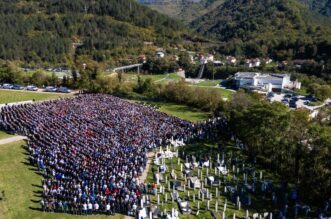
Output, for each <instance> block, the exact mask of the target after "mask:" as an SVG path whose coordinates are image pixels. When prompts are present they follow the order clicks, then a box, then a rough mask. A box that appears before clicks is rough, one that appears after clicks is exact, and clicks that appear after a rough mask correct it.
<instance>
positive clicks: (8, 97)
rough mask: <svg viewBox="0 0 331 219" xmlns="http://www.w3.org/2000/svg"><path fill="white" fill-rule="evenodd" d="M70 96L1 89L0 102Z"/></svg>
mask: <svg viewBox="0 0 331 219" xmlns="http://www.w3.org/2000/svg"><path fill="white" fill-rule="evenodd" d="M66 96H70V94H50V93H36V92H32V91H31V92H30V91H12V90H0V104H4V103H13V102H20V101H28V100H33V99H34V100H35V101H41V100H49V99H55V98H59V97H66Z"/></svg>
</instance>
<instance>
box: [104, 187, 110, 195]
mask: <svg viewBox="0 0 331 219" xmlns="http://www.w3.org/2000/svg"><path fill="white" fill-rule="evenodd" d="M105 195H106V196H109V195H110V191H109V189H108V188H106V190H105Z"/></svg>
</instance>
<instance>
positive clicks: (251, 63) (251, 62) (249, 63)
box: [245, 58, 261, 68]
mask: <svg viewBox="0 0 331 219" xmlns="http://www.w3.org/2000/svg"><path fill="white" fill-rule="evenodd" d="M245 65H246V67H248V68H256V67H260V65H261V60H260V59H259V58H256V59H247V60H246V63H245Z"/></svg>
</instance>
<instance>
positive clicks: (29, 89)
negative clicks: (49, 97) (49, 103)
mask: <svg viewBox="0 0 331 219" xmlns="http://www.w3.org/2000/svg"><path fill="white" fill-rule="evenodd" d="M26 90H28V91H37V90H38V88H37V87H36V86H34V85H29V86H27V87H26Z"/></svg>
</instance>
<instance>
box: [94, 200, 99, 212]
mask: <svg viewBox="0 0 331 219" xmlns="http://www.w3.org/2000/svg"><path fill="white" fill-rule="evenodd" d="M94 210H95V212H98V211H99V204H98V202H96V203H95V204H94Z"/></svg>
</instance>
